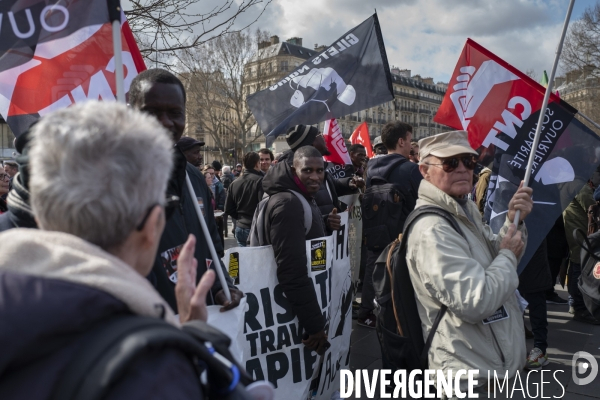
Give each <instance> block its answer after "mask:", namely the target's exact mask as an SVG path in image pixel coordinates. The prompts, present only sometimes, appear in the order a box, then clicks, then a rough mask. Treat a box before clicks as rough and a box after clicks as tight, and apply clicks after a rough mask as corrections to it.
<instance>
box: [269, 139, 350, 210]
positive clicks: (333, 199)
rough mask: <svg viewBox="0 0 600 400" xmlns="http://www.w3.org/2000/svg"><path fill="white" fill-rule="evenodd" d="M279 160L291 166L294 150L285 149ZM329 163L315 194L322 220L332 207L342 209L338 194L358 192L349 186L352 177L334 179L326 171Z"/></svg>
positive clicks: (328, 164) (326, 164) (327, 164)
mask: <svg viewBox="0 0 600 400" xmlns="http://www.w3.org/2000/svg"><path fill="white" fill-rule="evenodd" d="M281 162H285V163H287V164H288V165H289V166H290V167H291V166H293V163H294V152H293V151H292V150H287V151H285V152H284V153H283V154H282V155H281V157H279V161H278V162H277V164H279V163H281ZM330 165H333V164H331V163H327V162H325V179H324V180H323V184H321V188H320V189H319V191H318V192H317V194H316V195H315V201H316V203H317V206H318V207H319V210H321V215H322V216H323V217H324V220H326V216H327V215H329V213H331V211H333V209H334V208H337V210H338V211H344V210H342V209H341V208H340V201H339V199H338V196H345V195H347V194H354V193H358V190H355V189H351V188H350V180H352V178H342V179H335V178H334V177H333V176H331V174H330V173H328V172H327V169H328V168H329V167H330Z"/></svg>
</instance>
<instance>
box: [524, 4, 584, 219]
mask: <svg viewBox="0 0 600 400" xmlns="http://www.w3.org/2000/svg"><path fill="white" fill-rule="evenodd" d="M574 4H575V0H571V1H570V2H569V9H568V10H567V16H566V17H565V22H564V24H563V29H562V34H561V36H560V41H559V42H558V47H557V48H556V56H555V57H554V65H552V71H551V72H550V78H549V82H548V87H546V93H545V94H544V100H543V101H542V108H541V109H540V117H539V118H538V123H537V127H536V129H535V138H534V139H533V144H532V146H531V153H530V154H529V160H528V161H527V168H526V169H525V179H524V180H523V187H527V186H528V184H529V179H530V178H531V170H532V167H533V160H534V157H535V149H537V146H538V144H539V142H540V136H541V135H540V133H541V131H542V123H543V122H544V114H546V108H547V106H548V100H549V99H550V94H551V93H552V86H553V84H554V75H555V74H556V69H557V67H558V60H559V59H560V54H561V53H562V47H563V43H564V41H565V35H566V34H567V28H568V27H569V20H570V19H571V12H572V11H573V5H574ZM520 217H521V211H519V210H517V212H516V213H515V219H514V221H513V223H514V224H515V225H519V218H520Z"/></svg>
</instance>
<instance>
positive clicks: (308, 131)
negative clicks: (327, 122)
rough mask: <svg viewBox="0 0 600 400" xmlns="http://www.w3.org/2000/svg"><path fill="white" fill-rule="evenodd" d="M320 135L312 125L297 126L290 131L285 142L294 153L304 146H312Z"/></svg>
mask: <svg viewBox="0 0 600 400" xmlns="http://www.w3.org/2000/svg"><path fill="white" fill-rule="evenodd" d="M318 135H319V130H318V129H317V128H315V127H314V126H310V125H296V126H294V127H292V128H290V130H289V131H288V133H287V135H286V136H285V140H286V142H287V144H288V146H290V149H292V151H296V149H299V148H300V147H302V146H312V144H313V142H314V141H315V138H316V137H317V136H318Z"/></svg>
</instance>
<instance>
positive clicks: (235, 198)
mask: <svg viewBox="0 0 600 400" xmlns="http://www.w3.org/2000/svg"><path fill="white" fill-rule="evenodd" d="M263 176H264V175H263V174H262V172H260V171H257V170H254V169H246V170H244V173H243V174H242V175H240V177H239V178H238V179H236V180H235V181H234V182H232V183H231V185H230V186H229V190H228V191H227V200H226V201H225V212H226V213H227V215H231V216H232V217H233V218H234V219H236V220H237V226H239V227H240V228H246V229H249V228H250V226H252V218H253V217H254V211H255V210H256V206H257V205H258V203H259V202H260V200H261V199H262V196H263V189H262V180H263Z"/></svg>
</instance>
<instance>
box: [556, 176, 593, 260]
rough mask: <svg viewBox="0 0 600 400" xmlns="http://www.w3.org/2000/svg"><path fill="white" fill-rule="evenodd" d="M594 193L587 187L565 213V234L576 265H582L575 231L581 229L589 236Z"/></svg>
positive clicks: (578, 194)
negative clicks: (574, 235)
mask: <svg viewBox="0 0 600 400" xmlns="http://www.w3.org/2000/svg"><path fill="white" fill-rule="evenodd" d="M593 194H594V191H593V190H592V188H591V187H590V186H589V185H587V184H586V185H585V186H584V187H583V188H582V189H581V190H580V191H579V193H577V196H575V198H574V199H573V200H572V201H571V203H569V206H568V207H567V208H566V209H565V211H563V218H564V219H565V234H566V236H567V242H568V243H569V250H570V260H571V262H574V263H577V264H579V263H581V259H580V253H581V246H580V245H579V243H578V242H577V241H576V240H575V239H574V238H573V231H574V230H575V229H581V230H582V231H583V232H584V233H585V234H587V227H588V214H587V210H588V208H589V206H591V205H592V204H596V202H595V201H594V198H593Z"/></svg>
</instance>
